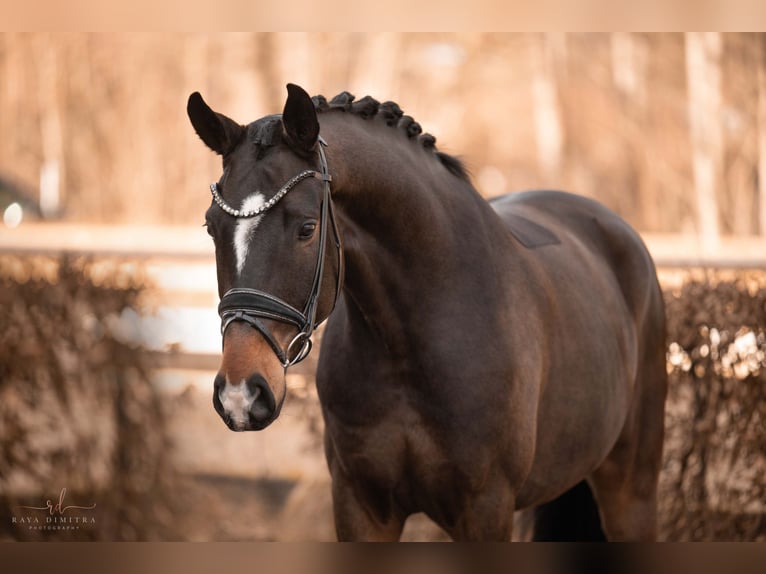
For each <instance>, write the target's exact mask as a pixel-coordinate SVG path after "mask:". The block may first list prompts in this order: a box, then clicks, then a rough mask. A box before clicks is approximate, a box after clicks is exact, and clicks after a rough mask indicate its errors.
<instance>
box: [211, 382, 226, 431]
mask: <svg viewBox="0 0 766 574" xmlns="http://www.w3.org/2000/svg"><path fill="white" fill-rule="evenodd" d="M224 384H226V379H224V378H223V377H222V376H221V375H217V376H216V377H215V380H214V381H213V408H214V409H215V412H217V413H218V414H219V415H221V418H223V419H224V421H226V418H227V417H228V415H227V414H226V411H225V409H224V408H223V404H222V403H221V389H223V386H224Z"/></svg>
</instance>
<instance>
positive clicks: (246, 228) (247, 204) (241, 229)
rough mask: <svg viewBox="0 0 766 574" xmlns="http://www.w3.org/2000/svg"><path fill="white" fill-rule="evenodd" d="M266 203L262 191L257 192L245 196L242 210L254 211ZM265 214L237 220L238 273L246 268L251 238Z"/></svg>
mask: <svg viewBox="0 0 766 574" xmlns="http://www.w3.org/2000/svg"><path fill="white" fill-rule="evenodd" d="M264 203H266V198H265V197H264V195H263V194H262V193H258V192H255V193H254V194H252V195H249V196H248V197H247V198H245V201H243V202H242V206H241V207H240V208H239V210H240V211H252V210H253V209H258V208H259V207H261V206H262V205H263V204H264ZM261 218H263V215H258V216H256V217H251V218H249V219H240V220H239V221H238V222H237V227H236V228H235V229H234V255H235V257H236V259H237V274H238V275H242V269H244V268H245V259H247V252H248V251H249V250H250V238H251V237H252V235H253V231H255V228H256V227H258V224H259V223H260V222H261Z"/></svg>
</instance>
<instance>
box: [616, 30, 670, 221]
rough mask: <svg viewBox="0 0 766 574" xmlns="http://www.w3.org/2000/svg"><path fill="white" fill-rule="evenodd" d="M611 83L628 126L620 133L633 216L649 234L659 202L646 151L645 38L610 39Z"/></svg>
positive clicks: (620, 35)
mask: <svg viewBox="0 0 766 574" xmlns="http://www.w3.org/2000/svg"><path fill="white" fill-rule="evenodd" d="M610 49H611V56H612V81H613V82H614V85H615V87H616V88H617V90H618V92H619V94H620V96H621V97H620V104H621V108H622V111H623V114H624V116H625V118H626V119H627V120H628V122H629V124H628V125H627V126H626V128H625V129H623V130H621V131H622V132H623V134H622V135H623V137H625V138H626V140H627V143H628V145H629V146H630V156H629V157H630V162H631V164H632V165H629V166H628V169H627V170H626V171H627V173H628V177H629V179H628V186H629V188H630V189H629V190H628V191H631V192H633V193H634V194H635V196H634V197H635V205H636V211H637V213H635V214H634V217H636V221H637V222H638V223H639V225H640V227H641V229H645V230H653V229H656V228H657V227H658V226H659V223H660V220H661V211H660V210H661V209H663V206H662V205H661V204H662V201H661V198H660V197H658V194H657V186H655V185H653V182H652V180H651V173H650V170H651V169H652V165H651V159H650V155H651V154H652V150H649V149H646V143H645V140H646V135H645V134H646V130H647V129H648V122H649V117H648V116H649V114H648V98H647V89H646V86H647V68H648V61H649V46H648V45H647V40H646V38H644V37H642V36H640V35H639V34H631V33H628V32H613V33H612V34H611V35H610Z"/></svg>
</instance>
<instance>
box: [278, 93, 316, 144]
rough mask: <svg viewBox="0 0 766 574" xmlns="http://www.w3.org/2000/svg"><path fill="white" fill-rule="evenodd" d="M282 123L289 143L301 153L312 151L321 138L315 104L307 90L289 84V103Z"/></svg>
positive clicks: (286, 104)
mask: <svg viewBox="0 0 766 574" xmlns="http://www.w3.org/2000/svg"><path fill="white" fill-rule="evenodd" d="M282 123H283V124H284V126H285V132H287V137H288V140H289V143H290V144H291V145H293V146H294V147H297V148H299V149H300V150H301V151H310V150H311V149H313V148H314V146H315V145H316V143H317V139H318V138H319V121H318V120H317V112H316V109H315V108H314V102H312V101H311V96H309V95H308V94H307V93H306V90H304V89H303V88H301V87H300V86H296V85H295V84H287V101H286V102H285V109H284V111H283V112H282Z"/></svg>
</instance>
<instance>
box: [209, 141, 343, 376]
mask: <svg viewBox="0 0 766 574" xmlns="http://www.w3.org/2000/svg"><path fill="white" fill-rule="evenodd" d="M326 145H327V144H326V143H325V141H324V140H323V139H322V138H321V137H320V138H319V146H318V147H319V166H320V170H321V171H314V170H310V169H307V170H304V171H302V172H301V173H299V174H298V175H296V176H295V177H293V178H292V179H290V181H288V182H287V183H286V184H285V185H284V186H282V188H281V189H280V190H279V191H278V192H277V193H276V194H275V195H274V196H273V197H272V198H271V199H270V200H268V201H267V202H266V203H264V204H263V205H262V206H261V207H259V208H258V209H254V210H251V211H240V210H238V209H234V208H232V207H231V206H230V205H228V204H227V203H226V202H225V201H224V199H223V198H222V197H221V195H220V193H218V186H217V185H216V184H215V183H213V184H211V185H210V191H211V192H212V193H213V200H214V201H215V202H216V204H217V205H218V206H219V207H220V208H221V209H222V210H223V211H224V212H226V213H228V214H229V215H231V216H232V217H236V218H238V219H247V218H251V217H256V216H258V215H261V214H263V213H265V212H266V211H268V210H269V209H271V208H272V207H274V205H276V204H277V203H278V202H279V201H280V200H281V199H282V198H283V197H284V196H285V195H287V193H288V192H289V191H290V190H291V189H293V188H294V187H295V186H296V185H297V184H298V183H299V182H301V181H303V180H304V179H307V178H309V177H314V178H317V179H319V180H321V181H322V183H323V185H322V204H321V208H320V209H321V211H320V216H319V253H318V254H317V262H316V265H315V267H314V280H313V282H312V284H311V290H310V291H309V294H308V297H307V298H306V303H305V305H304V306H303V310H302V311H299V310H298V309H296V308H295V307H293V306H292V305H290V304H289V303H286V302H285V301H283V300H282V299H280V298H279V297H277V296H275V295H271V294H269V293H265V292H263V291H259V290H258V289H249V288H246V287H237V288H234V289H229V291H227V292H226V293H225V294H224V296H223V297H221V302H220V303H219V305H218V314H219V315H220V316H221V335H224V334H225V333H226V329H227V328H228V326H229V325H231V324H232V323H234V322H235V321H242V322H244V323H247V324H248V325H250V326H251V327H253V328H254V329H255V330H256V331H258V332H259V333H260V334H261V335H263V338H264V339H266V342H267V343H268V344H269V346H270V347H271V348H272V350H273V351H274V353H275V354H276V356H277V358H278V359H279V362H280V363H282V366H283V367H284V368H285V369H287V368H288V367H291V366H292V365H295V364H296V363H299V362H301V361H302V360H303V359H305V358H306V357H308V355H309V353H310V352H311V347H312V345H313V343H312V342H311V334H312V333H313V332H314V330H315V329H316V328H317V327H318V326H319V323H318V322H317V320H316V315H317V307H318V305H319V292H320V289H321V286H322V276H323V274H324V260H325V252H326V250H327V228H328V223H329V224H330V225H331V226H332V230H333V234H334V235H335V248H336V249H337V250H338V277H337V281H336V287H335V289H336V291H335V303H337V302H338V297H339V296H340V292H341V286H342V281H343V250H342V248H341V241H340V234H339V233H338V225H337V223H336V221H335V213H334V211H333V204H332V196H331V194H330V182H331V181H332V177H331V176H330V173H329V171H328V169H327V158H326V157H325V153H324V149H323V148H324V146H326ZM335 303H334V304H333V308H334V306H335ZM262 319H272V320H275V321H279V322H281V323H287V324H289V325H293V326H294V327H296V328H297V329H298V334H297V335H295V337H293V339H292V340H291V341H290V344H289V345H287V348H286V349H283V348H282V347H281V346H280V344H279V343H278V342H277V340H276V338H275V337H274V336H273V335H272V333H271V331H270V330H269V328H268V327H267V326H266V325H265V324H264V323H263V321H262ZM320 322H321V321H320Z"/></svg>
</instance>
